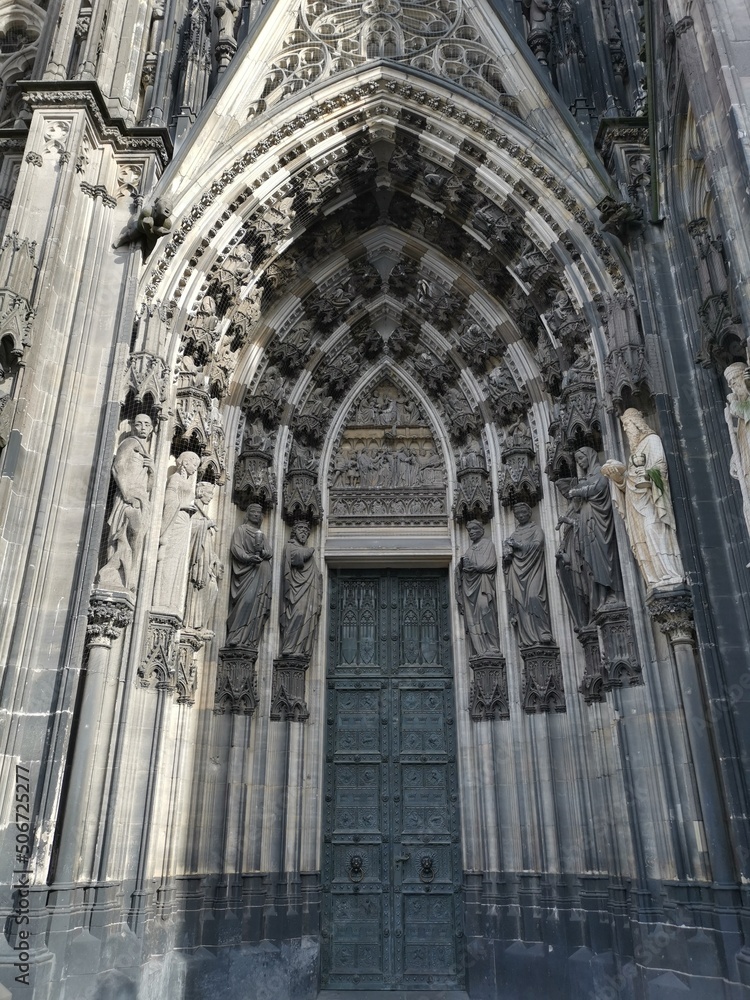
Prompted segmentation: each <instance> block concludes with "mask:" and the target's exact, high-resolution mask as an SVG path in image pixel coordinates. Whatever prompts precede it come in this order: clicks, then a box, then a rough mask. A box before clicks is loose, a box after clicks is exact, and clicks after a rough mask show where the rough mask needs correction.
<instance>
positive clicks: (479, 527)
mask: <svg viewBox="0 0 750 1000" xmlns="http://www.w3.org/2000/svg"><path fill="white" fill-rule="evenodd" d="M466 529H467V531H468V532H469V538H470V539H471V545H469V547H468V548H467V549H466V551H465V552H464V554H463V555H462V556H461V559H460V560H459V562H458V567H457V570H456V598H457V602H458V610H459V611H460V612H461V614H462V615H463V618H464V628H465V629H466V634H467V636H468V637H469V645H470V647H471V651H470V655H472V656H487V655H493V656H499V655H500V626H499V624H498V619H497V594H496V585H495V577H496V574H497V552H496V550H495V546H494V545H493V543H492V540H491V539H489V538H485V537H484V525H483V524H482V522H481V521H469V523H468V524H467V525H466Z"/></svg>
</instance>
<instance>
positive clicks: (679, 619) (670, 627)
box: [646, 586, 695, 646]
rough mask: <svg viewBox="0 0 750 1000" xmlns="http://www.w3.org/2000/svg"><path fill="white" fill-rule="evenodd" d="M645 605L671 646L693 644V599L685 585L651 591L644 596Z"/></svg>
mask: <svg viewBox="0 0 750 1000" xmlns="http://www.w3.org/2000/svg"><path fill="white" fill-rule="evenodd" d="M646 606H647V607H648V613H649V614H650V615H651V618H652V619H653V621H654V622H655V623H656V624H657V625H658V626H659V630H660V631H661V632H663V633H664V635H666V637H667V638H668V639H669V642H670V644H671V645H672V646H678V645H680V644H685V645H689V646H692V645H694V644H695V622H694V620H693V601H692V598H691V596H690V591H689V590H688V589H687V587H684V586H675V587H673V588H672V589H671V590H669V591H665V590H660V591H659V592H656V593H651V594H649V595H648V597H647V598H646Z"/></svg>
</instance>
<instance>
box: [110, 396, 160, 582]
mask: <svg viewBox="0 0 750 1000" xmlns="http://www.w3.org/2000/svg"><path fill="white" fill-rule="evenodd" d="M153 432H154V425H153V423H152V421H151V417H149V416H148V414H146V413H139V414H138V415H137V416H136V418H135V420H134V421H133V433H132V434H131V435H129V436H128V437H126V438H125V440H124V441H123V442H122V444H121V445H120V447H119V448H118V449H117V454H116V455H115V458H114V461H113V463H112V478H113V479H114V481H115V486H116V487H117V497H116V498H115V502H114V504H113V506H112V511H111V513H110V515H109V520H108V522H107V523H108V525H109V538H108V540H107V562H106V563H105V564H104V566H102V568H101V570H100V571H99V577H98V580H97V586H99V587H102V588H104V589H106V590H123V589H124V590H135V584H136V580H137V576H138V568H139V565H140V557H141V552H142V549H143V540H144V538H145V537H146V533H147V531H148V526H149V524H150V523H151V488H152V479H151V477H152V475H153V471H154V463H153V461H152V460H151V456H150V455H149V452H148V442H149V440H150V438H151V435H152V434H153Z"/></svg>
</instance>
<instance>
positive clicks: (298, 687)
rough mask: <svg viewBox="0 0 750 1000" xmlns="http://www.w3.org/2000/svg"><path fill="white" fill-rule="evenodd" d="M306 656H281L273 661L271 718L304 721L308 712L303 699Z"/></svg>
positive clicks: (308, 714) (278, 720)
mask: <svg viewBox="0 0 750 1000" xmlns="http://www.w3.org/2000/svg"><path fill="white" fill-rule="evenodd" d="M309 666H310V658H309V657H308V656H281V657H279V659H278V660H274V661H273V683H272V687H271V718H272V719H274V720H276V721H277V722H306V721H307V720H308V719H309V718H310V712H309V709H308V707H307V702H306V701H305V671H306V670H307V668H308V667H309Z"/></svg>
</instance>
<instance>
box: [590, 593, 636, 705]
mask: <svg viewBox="0 0 750 1000" xmlns="http://www.w3.org/2000/svg"><path fill="white" fill-rule="evenodd" d="M594 622H595V623H596V624H597V625H598V626H599V630H600V632H601V637H602V645H603V647H604V660H605V668H606V687H607V690H610V689H611V688H613V687H622V685H623V684H628V685H635V684H643V672H642V670H641V665H640V663H639V662H638V656H637V655H636V651H635V641H634V639H633V623H632V621H631V617H630V609H629V608H628V606H627V605H626V604H623V603H622V602H620V601H617V602H616V603H615V602H609V601H608V602H606V603H605V604H602V606H601V607H600V608H599V609H598V610H597V611H596V612H595V613H594Z"/></svg>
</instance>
